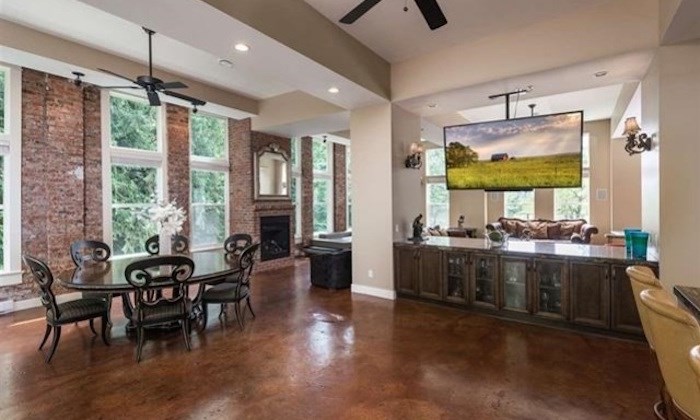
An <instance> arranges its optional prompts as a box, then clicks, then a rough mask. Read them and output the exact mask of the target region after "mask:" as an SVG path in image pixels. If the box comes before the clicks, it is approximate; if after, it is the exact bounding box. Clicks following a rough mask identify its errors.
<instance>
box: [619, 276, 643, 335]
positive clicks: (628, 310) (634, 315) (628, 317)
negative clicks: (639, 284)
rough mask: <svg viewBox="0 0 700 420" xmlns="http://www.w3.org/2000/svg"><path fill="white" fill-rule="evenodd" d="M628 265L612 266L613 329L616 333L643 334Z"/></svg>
mask: <svg viewBox="0 0 700 420" xmlns="http://www.w3.org/2000/svg"><path fill="white" fill-rule="evenodd" d="M627 267H628V266H626V265H613V266H611V285H612V295H611V296H612V319H611V323H612V325H611V328H612V329H613V330H615V331H621V332H628V333H633V334H642V333H643V330H642V322H641V321H640V319H639V312H637V303H636V302H635V300H634V292H633V291H632V285H631V284H630V279H629V277H628V276H627V273H626V272H625V270H626V269H627Z"/></svg>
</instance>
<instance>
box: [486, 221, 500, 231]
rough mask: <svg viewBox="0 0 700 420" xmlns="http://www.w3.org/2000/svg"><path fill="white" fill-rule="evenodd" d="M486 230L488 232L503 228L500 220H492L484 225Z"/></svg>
mask: <svg viewBox="0 0 700 420" xmlns="http://www.w3.org/2000/svg"><path fill="white" fill-rule="evenodd" d="M486 230H487V231H488V232H491V231H493V230H503V226H502V225H501V222H492V223H489V224H488V225H486Z"/></svg>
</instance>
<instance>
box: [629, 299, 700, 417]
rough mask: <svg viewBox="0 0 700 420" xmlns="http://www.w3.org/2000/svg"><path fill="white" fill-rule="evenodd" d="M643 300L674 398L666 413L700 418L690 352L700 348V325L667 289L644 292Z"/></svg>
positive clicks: (667, 386)
mask: <svg viewBox="0 0 700 420" xmlns="http://www.w3.org/2000/svg"><path fill="white" fill-rule="evenodd" d="M640 297H641V300H642V304H643V305H644V307H645V308H646V310H647V321H648V323H649V326H650V329H651V335H652V337H653V339H654V349H655V350H656V359H657V360H658V362H659V368H660V369H661V375H662V376H663V378H664V383H665V384H666V390H667V391H668V393H669V395H670V398H671V404H669V406H667V407H666V413H668V414H671V413H673V414H676V415H678V416H679V417H681V418H683V417H684V416H687V417H689V418H700V388H699V387H698V385H697V379H696V376H695V374H694V373H693V370H692V369H691V368H690V365H689V364H688V357H689V354H690V349H691V348H693V347H695V346H697V345H700V325H698V321H697V320H696V319H695V318H694V317H693V316H692V315H690V314H689V313H688V312H686V311H684V310H682V309H680V308H678V307H677V306H676V305H674V304H672V303H671V302H669V300H668V298H667V295H666V292H665V291H663V290H644V291H642V293H641V295H640ZM674 417H675V416H674Z"/></svg>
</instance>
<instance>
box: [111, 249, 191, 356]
mask: <svg viewBox="0 0 700 420" xmlns="http://www.w3.org/2000/svg"><path fill="white" fill-rule="evenodd" d="M193 273H194V262H193V261H192V260H191V259H190V258H188V257H185V256H183V255H167V256H159V257H148V258H143V259H140V260H136V261H134V262H132V263H131V264H129V265H128V266H127V267H126V269H125V271H124V275H125V276H126V281H128V282H129V284H131V285H132V286H133V287H134V288H135V290H136V291H135V293H134V300H135V307H134V311H133V312H132V315H131V322H132V323H133V325H134V326H135V327H136V337H137V341H138V344H137V349H136V361H137V362H140V361H141V351H142V349H143V343H144V339H145V331H144V329H145V328H147V327H152V326H158V325H167V324H171V323H173V322H178V323H180V327H181V328H182V336H183V337H184V339H185V346H186V347H187V351H189V350H190V336H189V333H190V324H189V319H190V311H191V308H192V301H191V300H190V299H189V298H188V289H187V281H188V280H189V279H190V278H191V277H192V274H193ZM158 283H160V284H167V287H171V285H172V284H174V285H175V287H174V288H175V290H176V292H175V293H174V294H173V296H172V297H171V298H166V297H164V296H162V295H160V294H158V293H148V292H149V291H150V290H153V288H154V287H157V285H158Z"/></svg>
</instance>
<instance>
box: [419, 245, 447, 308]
mask: <svg viewBox="0 0 700 420" xmlns="http://www.w3.org/2000/svg"><path fill="white" fill-rule="evenodd" d="M419 254H420V255H419V266H420V272H419V276H418V295H419V296H420V297H424V298H427V299H437V300H440V299H442V252H441V251H440V250H439V249H436V248H422V249H420V250H419Z"/></svg>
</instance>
